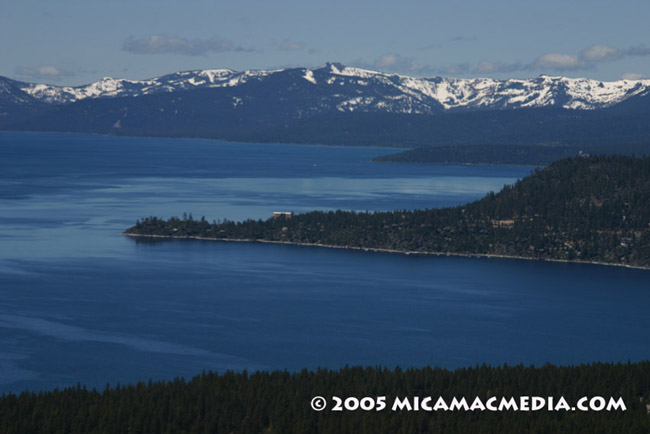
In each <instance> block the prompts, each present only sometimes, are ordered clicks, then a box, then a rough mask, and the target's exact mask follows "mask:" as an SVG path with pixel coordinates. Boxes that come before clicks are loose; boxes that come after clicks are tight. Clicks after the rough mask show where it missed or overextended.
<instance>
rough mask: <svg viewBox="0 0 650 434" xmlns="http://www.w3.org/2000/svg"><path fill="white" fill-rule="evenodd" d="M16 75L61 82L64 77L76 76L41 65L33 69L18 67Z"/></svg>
mask: <svg viewBox="0 0 650 434" xmlns="http://www.w3.org/2000/svg"><path fill="white" fill-rule="evenodd" d="M16 74H17V75H19V76H21V77H26V78H35V79H39V80H60V79H61V78H63V77H70V76H73V75H75V74H74V73H72V72H70V71H66V70H64V69H59V68H57V67H56V66H51V65H40V66H33V67H18V68H16Z"/></svg>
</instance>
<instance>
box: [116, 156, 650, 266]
mask: <svg viewBox="0 0 650 434" xmlns="http://www.w3.org/2000/svg"><path fill="white" fill-rule="evenodd" d="M125 234H126V235H140V236H163V237H180V238H183V237H203V238H212V239H232V240H252V241H270V242H287V243H296V244H298V243H301V244H317V245H327V246H336V247H353V248H367V249H384V250H391V251H402V252H422V253H442V254H445V253H449V254H481V255H503V256H516V257H525V258H532V259H551V260H579V261H589V262H602V263H610V264H620V265H630V266H639V267H650V157H644V158H634V157H626V156H589V157H575V158H569V159H564V160H560V161H557V162H555V163H553V164H551V165H550V166H548V167H547V168H545V169H542V170H537V171H536V172H535V173H533V174H532V175H530V176H528V177H526V178H524V179H522V180H519V181H517V182H516V183H515V184H514V185H511V186H504V188H503V189H502V190H501V191H500V192H499V193H493V192H491V193H489V194H487V195H486V196H485V197H484V198H483V199H480V200H477V201H475V202H471V203H469V204H467V205H462V206H457V207H451V208H442V209H425V210H415V211H388V212H353V211H330V212H322V211H314V212H309V213H304V214H297V215H294V216H293V217H291V218H285V217H280V218H275V219H274V218H269V219H268V220H246V221H243V222H232V221H219V222H217V221H213V222H212V223H210V222H208V221H207V220H206V219H205V218H201V219H199V220H196V219H194V218H192V217H191V215H190V216H189V217H187V216H185V217H184V218H176V217H174V218H170V219H168V220H163V219H160V218H157V217H148V218H145V219H143V220H142V221H138V222H136V225H135V226H133V227H131V228H129V229H127V230H126V231H125Z"/></svg>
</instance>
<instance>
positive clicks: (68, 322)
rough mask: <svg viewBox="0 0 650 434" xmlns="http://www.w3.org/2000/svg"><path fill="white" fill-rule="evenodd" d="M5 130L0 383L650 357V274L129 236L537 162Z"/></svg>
mask: <svg viewBox="0 0 650 434" xmlns="http://www.w3.org/2000/svg"><path fill="white" fill-rule="evenodd" d="M391 152H395V150H390V149H385V148H384V149H380V148H344V147H324V146H297V145H281V144H239V143H227V142H220V141H209V140H189V139H153V138H118V137H105V136H93V135H56V134H36V133H33V134H32V133H0V393H1V392H8V391H14V392H19V391H22V390H25V389H29V390H46V389H52V388H54V387H62V386H70V385H76V384H77V382H80V383H81V384H85V385H88V386H89V387H98V388H103V387H104V386H105V385H106V384H107V383H111V384H116V383H117V382H119V383H121V384H125V383H134V382H137V381H140V380H143V381H146V380H148V379H150V378H152V379H171V378H174V377H177V376H185V377H191V376H193V375H196V374H198V373H200V372H201V371H202V370H206V371H207V370H213V371H225V370H228V369H233V370H242V369H249V370H259V369H289V370H299V369H302V368H316V367H319V366H323V367H330V368H337V367H341V366H344V365H346V364H349V365H370V366H377V365H381V366H396V365H399V366H402V367H421V366H425V365H436V366H442V367H447V368H455V367H461V366H472V365H476V364H482V363H489V364H502V363H508V364H518V363H524V364H536V365H539V364H543V363H546V362H552V363H557V364H579V363H586V362H593V361H627V360H633V361H637V360H644V359H648V358H650V347H649V346H648V345H647V342H648V335H649V333H650V315H648V306H650V284H649V283H648V281H649V278H650V272H648V271H643V270H633V269H625V268H621V267H606V266H595V265H586V264H566V263H545V262H539V261H520V260H505V259H504V260H501V259H479V258H452V257H423V256H405V255H398V254H386V253H372V252H363V251H346V250H342V249H327V248H315V247H295V246H287V245H269V244H255V243H233V242H202V241H189V240H176V241H160V242H145V241H141V240H134V239H130V238H127V237H124V236H121V235H120V232H121V231H122V230H124V229H126V228H127V227H129V226H131V225H132V224H133V223H134V222H135V220H136V219H138V218H141V217H146V216H150V215H156V216H159V217H164V218H167V217H171V216H181V215H182V214H183V213H184V212H187V213H192V214H193V216H194V217H200V216H205V217H206V218H208V219H209V220H213V219H224V218H227V219H230V220H242V219H246V218H268V217H269V216H270V215H271V213H272V212H273V211H294V212H305V211H310V210H314V209H321V210H333V209H344V210H351V209H353V210H360V211H365V210H391V209H415V208H431V207H442V206H452V205H457V204H462V203H466V202H468V201H471V200H474V199H478V198H480V197H482V196H483V195H484V194H485V193H487V192H488V191H498V190H499V189H500V188H501V187H502V186H503V185H504V184H511V183H513V182H514V181H515V180H516V179H519V178H521V177H523V176H526V175H527V174H529V173H530V172H531V171H532V170H533V169H532V168H530V167H487V166H486V167H472V166H451V165H450V166H439V165H408V164H386V163H381V164H379V163H372V162H371V161H370V160H371V159H372V157H375V156H377V155H383V154H387V153H391Z"/></svg>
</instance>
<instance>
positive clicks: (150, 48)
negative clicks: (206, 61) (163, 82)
mask: <svg viewBox="0 0 650 434" xmlns="http://www.w3.org/2000/svg"><path fill="white" fill-rule="evenodd" d="M122 50H124V51H128V52H130V53H133V54H182V55H185V56H203V55H206V54H208V53H211V52H212V53H223V52H226V51H239V52H248V51H254V50H253V49H251V48H244V47H241V46H238V45H235V44H233V43H232V42H230V41H226V40H224V39H221V38H219V37H217V36H214V37H212V38H210V39H200V38H195V39H187V38H181V37H174V36H169V35H165V34H156V35H151V36H149V37H147V38H142V39H135V38H133V37H131V36H130V37H128V38H127V39H126V40H125V41H124V43H123V44H122Z"/></svg>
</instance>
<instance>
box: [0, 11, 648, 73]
mask: <svg viewBox="0 0 650 434" xmlns="http://www.w3.org/2000/svg"><path fill="white" fill-rule="evenodd" d="M649 17H650V1H648V0H618V1H616V2H614V1H611V0H608V1H601V0H562V1H558V0H547V1H529V0H516V1H515V0H456V1H453V0H428V1H423V0H420V1H413V0H401V1H399V2H398V1H395V0H372V1H369V0H347V1H341V0H328V1H318V2H312V1H310V0H302V1H296V0H184V1H182V2H181V1H171V0H156V1H153V0H129V1H124V0H113V1H110V2H109V1H96V0H56V1H52V0H1V2H0V59H2V61H1V62H0V75H3V76H6V77H10V78H13V79H16V80H20V81H28V82H43V83H52V84H57V85H81V84H87V83H90V82H93V81H97V80H99V79H101V78H103V77H114V78H128V79H136V80H138V79H146V78H153V77H158V76H161V75H164V74H168V73H173V72H177V71H186V70H194V69H218V68H229V69H234V70H237V71H241V70H246V69H279V68H288V67H317V66H320V65H323V64H324V63H326V62H340V63H342V64H344V65H347V66H356V67H362V68H367V69H372V70H377V71H383V72H394V73H399V74H404V75H410V76H417V77H423V76H443V77H463V78H471V77H491V78H498V79H507V78H529V77H536V76H538V75H540V74H549V75H554V76H558V75H562V76H567V77H588V78H594V79H597V80H602V81H613V80H619V79H621V78H626V79H641V78H650V25H648V21H650V18H649Z"/></svg>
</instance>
